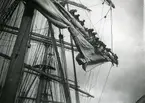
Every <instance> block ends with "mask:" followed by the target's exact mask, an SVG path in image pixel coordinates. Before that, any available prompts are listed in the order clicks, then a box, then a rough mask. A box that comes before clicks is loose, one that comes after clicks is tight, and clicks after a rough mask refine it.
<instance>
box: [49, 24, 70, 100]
mask: <svg viewBox="0 0 145 103" xmlns="http://www.w3.org/2000/svg"><path fill="white" fill-rule="evenodd" d="M49 28H50V32H51V38H52V44H53V46H54V50H55V52H56V56H57V61H58V69H59V70H60V74H61V77H62V84H63V89H64V94H65V99H66V103H71V97H70V91H69V85H68V81H66V80H65V76H64V71H63V68H62V64H61V61H60V57H59V52H58V49H57V46H56V40H55V37H54V31H53V28H52V24H51V23H49Z"/></svg>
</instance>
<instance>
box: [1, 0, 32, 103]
mask: <svg viewBox="0 0 145 103" xmlns="http://www.w3.org/2000/svg"><path fill="white" fill-rule="evenodd" d="M33 12H34V8H33V7H32V5H31V1H27V2H26V6H25V11H24V14H23V17H22V21H21V25H20V29H19V32H18V37H17V40H16V42H15V46H14V49H13V53H12V56H11V62H10V65H9V69H8V73H7V78H6V82H5V86H4V88H3V90H2V94H1V97H0V103H14V102H15V98H16V95H17V89H18V86H19V82H20V79H21V77H22V70H23V65H24V58H25V52H26V50H27V42H28V39H29V34H30V28H31V23H32V17H33Z"/></svg>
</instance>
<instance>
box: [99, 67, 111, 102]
mask: <svg viewBox="0 0 145 103" xmlns="http://www.w3.org/2000/svg"><path fill="white" fill-rule="evenodd" d="M112 67H113V66H111V67H110V69H109V72H108V75H107V77H106V80H105V84H104V86H103V89H102V92H101V95H100V98H99V100H98V103H100V102H101V100H102V96H103V92H104V90H105V87H106V85H107V81H108V78H109V75H110V72H111V69H112Z"/></svg>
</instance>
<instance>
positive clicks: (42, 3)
mask: <svg viewBox="0 0 145 103" xmlns="http://www.w3.org/2000/svg"><path fill="white" fill-rule="evenodd" d="M33 2H34V5H35V7H36V9H37V10H38V11H39V12H41V13H42V14H43V15H44V16H45V17H46V18H47V19H48V20H49V21H50V22H52V23H53V24H54V25H55V26H57V27H59V28H68V30H69V32H70V34H71V36H72V37H73V40H74V42H75V44H76V46H77V49H78V51H79V53H80V54H79V55H80V56H77V61H79V60H80V61H83V62H82V63H81V65H83V66H84V65H86V64H92V63H93V64H94V63H96V64H97V63H101V62H102V63H104V62H107V61H109V60H108V58H106V57H104V56H102V55H100V54H96V53H95V48H94V47H93V46H92V45H91V44H90V43H89V42H88V41H87V40H86V39H85V38H84V37H86V36H88V33H87V32H86V31H85V29H84V27H82V26H81V25H80V24H79V23H78V21H76V19H75V18H74V17H73V16H72V15H71V14H70V13H69V12H68V11H66V10H65V8H64V7H62V6H61V5H60V4H59V3H57V2H56V1H53V2H52V1H51V0H33Z"/></svg>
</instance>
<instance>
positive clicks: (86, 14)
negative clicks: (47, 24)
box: [79, 0, 99, 37]
mask: <svg viewBox="0 0 145 103" xmlns="http://www.w3.org/2000/svg"><path fill="white" fill-rule="evenodd" d="M79 2H80V3H81V4H82V2H81V0H79ZM82 5H83V4H82ZM84 11H85V13H86V15H87V17H88V19H89V21H90V23H91V25H92V26H93V28H94V29H95V31H97V30H96V28H95V26H94V24H93V23H92V20H91V18H90V17H89V15H88V13H87V12H86V10H84ZM98 37H99V34H98Z"/></svg>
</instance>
